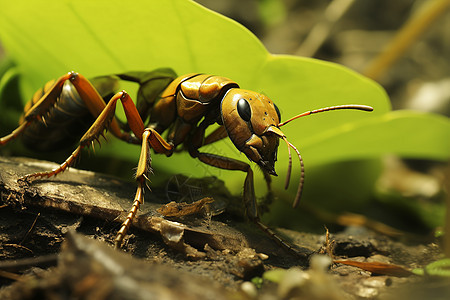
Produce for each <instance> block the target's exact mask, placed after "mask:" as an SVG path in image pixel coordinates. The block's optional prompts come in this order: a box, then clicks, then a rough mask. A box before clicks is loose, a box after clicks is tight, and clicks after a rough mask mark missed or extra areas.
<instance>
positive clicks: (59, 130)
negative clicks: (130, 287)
mask: <svg viewBox="0 0 450 300" xmlns="http://www.w3.org/2000/svg"><path fill="white" fill-rule="evenodd" d="M119 80H127V81H133V82H137V83H138V84H139V85H140V87H139V91H138V95H137V103H136V105H135V104H134V102H133V101H132V100H131V98H130V96H129V95H128V94H127V93H126V92H125V91H121V92H118V93H116V92H115V90H116V88H117V84H118V81H119ZM119 100H120V102H121V103H122V105H123V108H124V111H125V115H126V119H127V123H125V124H122V123H120V122H119V121H118V120H117V119H116V118H115V109H116V103H117V101H119ZM336 109H357V110H364V111H372V110H373V109H372V107H370V106H365V105H340V106H333V107H327V108H321V109H317V110H312V111H308V112H305V113H302V114H300V115H297V116H295V117H293V118H292V119H290V120H288V121H285V122H282V123H281V120H280V119H281V117H280V112H279V110H278V108H277V107H276V105H275V104H274V103H273V102H272V101H271V100H270V99H269V98H268V97H266V96H265V95H262V94H260V93H256V92H253V91H248V90H244V89H241V88H240V87H239V85H238V84H237V83H236V82H234V81H232V80H230V79H228V78H225V77H220V76H213V75H204V74H187V75H184V76H181V77H178V78H176V76H175V73H173V71H171V70H170V69H158V70H155V71H152V72H129V73H124V74H118V75H114V76H103V77H98V78H94V79H93V80H92V83H91V82H90V81H88V80H87V79H86V78H84V77H83V76H82V75H81V74H77V73H75V72H70V73H68V74H66V75H64V76H62V77H60V78H59V79H58V80H56V81H53V82H50V83H48V84H47V85H46V86H45V87H44V88H43V89H41V90H40V91H38V92H37V93H36V94H35V95H34V97H33V99H32V100H31V101H30V102H29V104H27V105H26V107H25V111H24V115H23V117H22V118H21V121H20V125H19V127H18V128H17V129H16V130H14V131H13V132H12V133H11V134H9V135H7V136H5V137H2V138H1V139H0V146H1V145H4V144H6V143H8V142H9V141H11V140H12V139H14V138H16V137H18V136H19V135H24V136H25V141H26V142H27V144H29V145H31V146H33V147H34V148H35V149H38V150H45V149H52V148H57V147H58V148H61V147H62V146H67V145H68V144H69V145H70V144H71V143H73V142H76V140H77V139H79V144H78V146H77V148H76V149H75V151H74V152H73V153H72V154H71V155H70V156H69V157H68V158H67V159H66V161H65V162H63V163H62V164H61V165H60V167H59V168H56V169H54V170H51V171H48V172H41V173H35V174H29V175H26V176H24V177H22V178H21V180H28V181H31V180H34V179H38V178H43V177H51V176H54V175H56V174H58V173H61V172H63V171H64V170H65V169H67V168H68V167H69V166H71V165H72V164H73V163H74V161H75V159H76V158H77V157H78V156H79V155H80V152H81V149H83V148H85V147H89V146H90V145H92V144H93V143H94V141H98V139H99V137H100V136H101V135H103V134H104V131H105V130H106V129H108V130H109V131H111V132H112V134H113V135H114V136H116V137H117V138H119V139H121V140H124V141H126V142H128V143H135V144H141V154H140V158H139V163H138V167H137V172H136V180H137V183H138V188H137V192H136V195H135V198H134V202H133V205H132V208H131V209H130V211H129V214H128V216H127V218H126V220H125V222H124V223H123V224H122V227H121V229H120V230H119V232H118V234H117V237H116V241H115V245H116V247H120V246H121V244H122V241H123V238H124V236H125V234H126V232H127V230H128V228H129V227H130V225H131V222H132V220H133V218H134V216H135V215H136V213H137V211H138V209H139V206H140V204H142V203H143V189H144V186H145V181H146V179H147V176H148V174H149V172H150V168H151V165H150V162H151V159H150V148H152V149H153V150H154V151H155V152H156V153H162V154H165V155H167V156H170V155H171V154H172V153H173V152H174V150H175V149H176V148H177V146H179V145H181V144H184V148H185V149H188V151H189V153H190V155H191V156H192V157H194V158H198V159H199V160H200V161H202V162H203V163H205V164H208V165H210V166H214V167H217V168H221V169H227V170H239V171H242V172H246V173H247V175H246V178H245V182H244V192H243V198H244V203H245V207H246V212H247V216H248V217H249V218H250V219H251V220H252V221H253V222H255V223H256V224H257V225H258V226H259V227H260V228H261V229H262V230H264V231H265V232H266V233H268V234H269V235H270V236H271V237H272V238H273V239H274V240H276V241H277V242H278V243H279V244H280V245H281V246H283V247H285V248H287V249H290V250H293V249H292V247H291V246H290V245H289V244H287V243H285V242H284V241H283V240H282V239H281V238H279V237H278V236H277V235H276V234H275V233H274V232H273V231H272V230H270V229H269V228H268V227H267V226H265V225H264V224H262V223H261V221H260V219H259V215H258V209H257V206H256V200H255V190H254V184H253V171H252V169H251V167H250V165H249V164H248V163H245V162H242V161H239V160H236V159H233V158H228V157H224V156H219V155H215V154H210V153H204V152H201V151H200V150H199V149H200V148H201V147H202V146H204V145H206V144H210V143H213V142H216V141H218V140H220V139H223V138H225V137H227V136H228V137H229V138H230V139H231V141H232V142H233V144H234V145H235V146H236V148H237V149H238V150H239V151H241V152H243V153H244V154H245V155H246V156H247V157H248V158H249V159H250V160H251V161H253V162H255V163H256V164H257V165H258V166H259V167H260V168H261V170H262V171H263V173H264V175H265V179H266V181H267V183H268V186H269V188H270V175H276V173H275V161H276V160H277V150H278V145H279V140H280V139H282V140H283V141H284V142H285V143H286V145H287V147H288V150H289V168H288V174H287V176H286V188H287V185H288V183H289V179H290V173H291V153H290V149H291V148H292V149H294V150H295V151H296V153H297V156H298V158H299V160H300V164H301V174H300V182H299V185H298V190H297V195H296V197H295V200H294V207H295V206H296V205H297V204H298V202H299V199H300V196H301V191H302V186H303V180H304V168H303V161H302V158H301V156H300V153H299V151H298V150H297V148H295V147H294V146H293V145H292V144H291V143H290V142H288V140H287V138H286V136H285V135H284V134H283V132H282V131H281V130H280V127H281V126H283V125H285V124H287V123H288V122H290V121H292V120H294V119H296V118H299V117H302V116H306V115H310V114H314V113H318V112H323V111H329V110H336ZM80 122H81V123H80ZM215 123H217V124H219V125H220V126H219V127H218V129H216V130H215V131H213V132H212V133H211V134H210V135H209V136H207V137H206V138H205V130H206V128H208V127H209V126H210V125H212V124H215ZM83 124H87V125H83ZM164 132H167V134H166V137H165V138H163V137H162V136H161V135H162V134H163V133H164ZM80 137H81V139H80Z"/></svg>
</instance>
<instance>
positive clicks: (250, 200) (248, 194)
mask: <svg viewBox="0 0 450 300" xmlns="http://www.w3.org/2000/svg"><path fill="white" fill-rule="evenodd" d="M191 155H192V156H193V157H196V158H198V159H199V160H200V161H201V162H203V163H205V164H207V165H210V166H213V167H217V168H220V169H225V170H238V171H243V172H246V173H247V176H246V177H245V181H244V205H245V209H246V212H247V216H248V217H249V218H250V220H252V221H253V222H254V223H255V224H256V225H258V227H259V228H260V229H261V230H262V231H264V232H265V233H266V234H267V235H268V236H269V237H270V238H271V239H272V240H274V241H275V242H276V243H277V244H278V245H280V246H281V247H282V248H284V249H285V250H287V251H289V252H290V253H293V254H294V255H296V256H298V257H301V258H304V254H303V253H301V252H299V251H297V250H296V249H295V248H294V247H293V246H291V245H290V244H289V243H288V242H286V241H285V240H283V239H282V238H281V237H280V236H278V235H277V234H276V233H275V232H274V231H273V230H272V229H270V228H269V227H268V226H266V225H265V224H263V223H262V222H261V220H260V218H259V214H258V207H257V204H256V197H255V187H254V182H253V171H252V169H251V168H250V165H249V164H247V163H244V162H242V161H239V160H236V159H233V158H229V157H224V156H219V155H215V154H210V153H202V152H198V150H192V149H191Z"/></svg>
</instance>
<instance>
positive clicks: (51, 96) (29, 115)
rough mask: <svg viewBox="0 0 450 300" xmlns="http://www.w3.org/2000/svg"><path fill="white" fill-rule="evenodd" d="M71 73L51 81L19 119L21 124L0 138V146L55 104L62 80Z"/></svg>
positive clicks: (68, 77)
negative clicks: (49, 86)
mask: <svg viewBox="0 0 450 300" xmlns="http://www.w3.org/2000/svg"><path fill="white" fill-rule="evenodd" d="M70 76H71V74H70V73H68V74H65V75H63V76H61V77H60V78H59V79H58V80H56V81H55V82H54V83H53V86H52V87H51V88H50V89H48V90H47V91H46V92H45V94H44V95H43V96H42V97H40V99H38V100H37V101H36V102H35V103H34V105H33V106H32V107H31V108H30V109H28V110H27V112H26V113H25V115H24V117H23V119H22V120H21V124H20V125H19V127H17V128H16V129H15V130H14V131H13V132H12V133H10V134H9V135H7V136H4V137H2V138H0V146H3V145H5V144H7V143H9V142H10V141H12V140H14V139H15V138H17V137H18V136H19V135H20V134H22V132H23V131H24V130H25V129H26V128H27V127H28V126H30V125H31V124H32V123H33V122H36V121H38V120H40V119H42V118H43V117H44V116H45V114H46V113H47V112H48V110H49V109H50V108H51V107H52V106H53V105H55V103H56V101H57V100H58V97H59V95H60V94H61V91H62V88H63V85H64V82H66V81H67V80H69V79H70Z"/></svg>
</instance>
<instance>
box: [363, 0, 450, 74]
mask: <svg viewBox="0 0 450 300" xmlns="http://www.w3.org/2000/svg"><path fill="white" fill-rule="evenodd" d="M449 6H450V0H430V1H425V2H424V3H423V4H422V6H421V7H420V8H419V10H418V12H417V13H416V14H415V15H413V16H412V17H411V18H410V19H409V20H408V21H407V22H406V24H405V25H403V28H401V29H400V31H398V33H397V35H396V36H395V37H394V38H393V40H392V41H391V42H390V43H389V44H388V45H387V47H386V49H385V50H384V51H383V52H381V53H380V54H379V55H378V56H377V57H376V58H375V59H374V60H373V61H372V62H371V63H369V66H368V67H367V68H366V70H365V71H364V72H363V74H364V75H365V76H367V77H369V78H371V79H374V80H378V79H380V78H381V77H382V76H383V74H384V73H385V72H386V70H388V69H389V68H390V67H391V66H392V64H394V62H395V61H396V60H398V58H399V57H400V56H402V55H403V53H404V52H405V51H406V49H407V48H408V47H409V46H410V45H411V44H412V43H413V42H415V41H416V40H417V39H418V38H419V36H420V35H421V34H422V33H423V32H424V31H425V30H426V29H427V28H428V27H430V26H431V24H432V23H433V21H435V20H437V19H438V18H439V17H440V16H441V15H442V14H443V13H444V12H445V11H446V10H447V8H448V7H449Z"/></svg>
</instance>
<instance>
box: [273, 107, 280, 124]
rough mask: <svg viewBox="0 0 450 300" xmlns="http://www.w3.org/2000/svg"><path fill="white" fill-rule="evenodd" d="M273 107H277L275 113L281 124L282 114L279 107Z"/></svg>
mask: <svg viewBox="0 0 450 300" xmlns="http://www.w3.org/2000/svg"><path fill="white" fill-rule="evenodd" d="M273 106H274V107H275V111H276V112H277V116H278V121H279V122H281V113H280V110H279V109H278V106H276V105H275V103H274V104H273Z"/></svg>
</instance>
